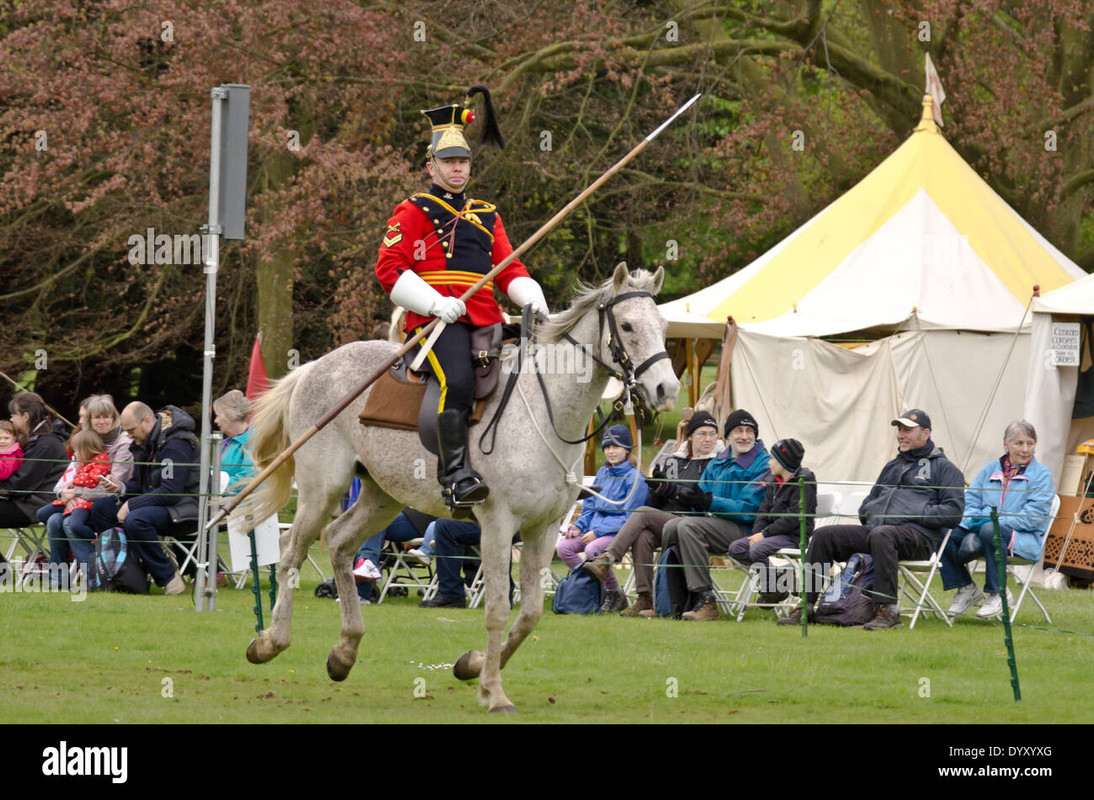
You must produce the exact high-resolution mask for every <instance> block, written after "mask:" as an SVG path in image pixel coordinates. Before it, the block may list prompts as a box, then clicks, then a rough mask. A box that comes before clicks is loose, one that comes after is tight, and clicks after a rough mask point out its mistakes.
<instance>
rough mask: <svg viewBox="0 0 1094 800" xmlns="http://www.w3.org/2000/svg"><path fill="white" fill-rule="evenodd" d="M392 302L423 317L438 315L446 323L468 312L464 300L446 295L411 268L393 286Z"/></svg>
mask: <svg viewBox="0 0 1094 800" xmlns="http://www.w3.org/2000/svg"><path fill="white" fill-rule="evenodd" d="M391 302H393V303H395V304H396V305H400V306H402V307H403V308H405V309H407V310H408V311H413V312H414V313H415V314H421V315H422V316H423V317H438V318H440V320H441V321H442V322H443V323H444V324H446V325H451V324H452V323H453V322H455V321H456V320H458V319H459V318H460V317H462V316H463V315H464V314H466V313H467V307H466V306H464V304H463V301H462V300H460V299H459V298H458V297H445V296H444V295H442V294H441V293H440V292H438V291H437V290H436V289H434V288H433V287H432V286H430V285H429V284H428V283H426V282H425V281H424V280H422V278H421V277H420V276H419V275H418V274H417V273H414V272H411V271H410V270H407V271H406V272H404V273H403V274H402V275H400V276H399V280H397V281H395V285H394V286H392V287H391Z"/></svg>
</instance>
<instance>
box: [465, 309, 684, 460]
mask: <svg viewBox="0 0 1094 800" xmlns="http://www.w3.org/2000/svg"><path fill="white" fill-rule="evenodd" d="M638 297H648V298H650V300H652V299H653V295H652V294H650V293H649V292H644V291H633V292H624V293H623V294H619V295H616V296H615V297H613V298H612V299H611V300H606V301H604V302H602V303H599V304H598V305H597V307H596V310H597V317H598V326H597V342H600V341H601V340H602V339H603V338H604V329H605V327H607V329H608V353H609V354H610V355H611V358H612V361H613V362H614V364H609V363H608V362H606V361H604V360H603V359H602V358H600V357H599V356H598V355H597V354H595V353H590V354H589V357H590V358H591V359H592V360H593V361H594V362H595V363H596V365H597V366H598V367H600V368H601V369H603V370H604V371H605V372H607V373H608V376H609V377H612V378H615V379H616V380H618V381H620V382H622V384H623V394H622V395H620V396H619V398H618V399H616V401H615V402H614V403H613V407H614V408H615V410H616V411H622V410H623V409H624V408H625V407H626V406H627V405H628V404H633V407H634V408H635V409H636V411H640V410H642V409H644V408H645V403H644V401H643V400H642V395H641V393H640V392H635V391H633V390H634V389H635V387H636V386H637V385H638V378H639V377H640V376H641V375H642V373H643V372H645V371H646V370H647V369H649V368H650V367H652V366H653V365H654V364H656V363H657V362H658V361H661V360H663V359H666V358H669V354H668V353H667V352H666V351H665V350H661V352H659V353H655V354H654V355H652V356H650V357H649V358H647V359H646V360H645V361H643V362H642V363H641V364H639V365H638V366H637V367H635V366H634V360H633V359H632V358H631V357H630V354H628V353H627V350H626V348H625V347H624V346H623V341H622V338H621V337H620V335H619V324H618V322H617V321H616V318H615V312H614V308H615V306H616V305H617V304H618V303H622V302H623V301H625V300H633V299H635V298H638ZM538 318H539V316H538V315H536V314H534V313H532V311H531V307H530V306H526V307H525V309H524V315H523V319H522V321H521V340H522V341H521V346H520V351H519V355H518V357H517V365H516V367H515V368H514V369H513V370H512V371H511V372H510V374H509V380H508V381H507V382H506V385H505V390H504V392H503V393H502V396H501V401H500V402H499V403H498V410H497V411H496V412H494V416H493V417H491V419H490V422H489V423H488V424H487V425H486V427H485V429H484V430H483V432H482V436H480V437H479V449H480V450H481V451H482V452H483V453H485V454H489V453H491V452H493V450H494V444H495V441H496V437H497V423H498V421H499V420H500V419H501V414H502V411H504V409H505V407H506V406H507V405H508V404H509V397H510V395H511V394H512V391H513V388H514V386H515V385H516V381H517V377H518V376H519V375H520V373H521V372H522V371H523V369H522V368H523V363H522V362H523V359H524V358H525V356H526V353H527V350H528V348H527V344H528V341H529V340H531V341H533V342H534V341H535V324H536V322H537V320H538ZM562 338H564V339H565V340H566V341H567V342H569V343H570V344H572V345H574V346H575V347H582V343H581V342H579V341H577V340H576V339H574V338H573V337H572V336H570V334H569V333H564V334H563V335H562ZM529 360H530V361H531V364H532V371H533V372H534V373H535V376H536V380H537V381H538V382H539V388H540V392H541V393H542V395H543V403H544V405H545V406H546V408H547V418H548V419H549V420H550V421H551V428H552V430H554V432H555V436H557V437H558V438H559V440H561V441H563V442H565V443H566V444H584V443H585V442H587V441H589V440H590V439H592V438H594V437H596V436H597V435H599V434H600V432H601V431H603V430H604V428H606V427H607V425H608V423H609V422H611V417H610V416H608V415H605V416H604V418H603V420H601V422H600V424H599V425H598V426H597V427H596V428H595V429H593V431H592V432H591V433H589V434H588V435H587V436H583V437H581V438H580V439H567V438H566V437H565V436H563V435H562V434H561V433H559V432H558V428H557V427H556V426H555V415H554V410H553V409H552V407H551V398H550V396H549V395H548V393H547V385H546V383H544V381H543V375H542V374H541V373H540V371H539V368H538V366H537V365H536V360H535V358H534V357H532V358H530V359H529ZM597 413H600V409H599V407H598V408H597ZM491 431H493V436H492V437H491V440H490V449H489V450H487V449H486V448H485V447H484V446H483V444H484V442H485V440H486V436H487V434H488V433H490V432H491Z"/></svg>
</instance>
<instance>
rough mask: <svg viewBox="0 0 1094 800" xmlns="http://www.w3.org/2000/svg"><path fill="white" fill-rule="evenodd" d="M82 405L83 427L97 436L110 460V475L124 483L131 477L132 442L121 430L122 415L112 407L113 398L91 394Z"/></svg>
mask: <svg viewBox="0 0 1094 800" xmlns="http://www.w3.org/2000/svg"><path fill="white" fill-rule="evenodd" d="M84 403H85V406H84V409H85V410H86V415H87V422H86V423H85V424H84V425H83V427H90V429H91V430H93V431H95V433H97V434H99V436H100V437H101V438H102V440H103V445H105V446H106V455H107V457H108V459H109V460H110V474H111V475H113V476H114V477H115V478H116V479H117V480H118V481H119V482H121V483H125V482H126V481H127V480H129V478H130V477H131V476H132V475H133V453H132V452H131V451H130V449H129V445H131V444H133V440H132V439H130V438H129V434H127V433H126V432H125V431H123V430H122V415H121V414H119V413H118V409H117V407H116V406H115V405H114V398H113V397H111V396H110V395H108V394H93V395H91V397H89V398H87V400H85V401H84ZM83 416H84V411H81V419H83Z"/></svg>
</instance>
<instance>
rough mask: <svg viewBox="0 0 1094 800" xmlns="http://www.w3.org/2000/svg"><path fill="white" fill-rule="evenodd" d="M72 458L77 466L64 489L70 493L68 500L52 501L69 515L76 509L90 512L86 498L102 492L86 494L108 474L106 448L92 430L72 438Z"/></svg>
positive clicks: (89, 503)
mask: <svg viewBox="0 0 1094 800" xmlns="http://www.w3.org/2000/svg"><path fill="white" fill-rule="evenodd" d="M71 445H72V457H73V459H74V460H75V461H76V462H77V463H78V464H79V466H78V467H77V468H76V476H75V477H74V478H73V479H72V482H71V483H70V484H68V486H66V487H65V490H66V492H69V493H72V494H73V496H72V497H71V498H70V499H67V500H66V499H65V498H64V497H61V498H58V499H57V500H54V501H53V505H55V506H58V505H63V506H64V507H65V513H66V514H71V513H72V512H73V511H75V510H76V509H83V510H85V511H90V510H91V504H92V500H90V499H88V496H90V495H94V496H101V495H102V491H101V490H100V491H97V492H87V491H83V490H94V489H98V488H99V478H102V477H105V476H107V475H109V474H110V457H109V456H107V454H106V447H105V446H104V445H103V440H102V438H100V436H99V434H97V433H95V431H93V430H90V429H88V430H86V431H80V432H78V433H76V434H75V435H74V436H73V437H72V441H71Z"/></svg>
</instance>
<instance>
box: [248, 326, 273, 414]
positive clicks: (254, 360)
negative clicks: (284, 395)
mask: <svg viewBox="0 0 1094 800" xmlns="http://www.w3.org/2000/svg"><path fill="white" fill-rule="evenodd" d="M269 388H270V380H269V378H267V377H266V363H265V362H264V361H263V360H262V331H259V332H258V335H257V336H255V344H254V347H252V348H251V368H250V370H249V371H248V372H247V392H246V394H247V398H248V399H249V400H257V399H258V397H259V395H261V394H262V393H263V392H265V391H266V390H267V389H269Z"/></svg>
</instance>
